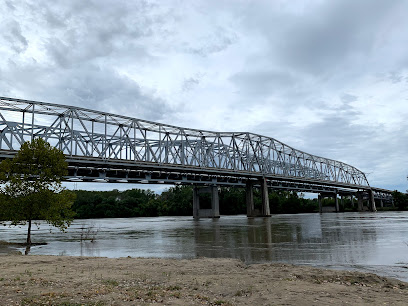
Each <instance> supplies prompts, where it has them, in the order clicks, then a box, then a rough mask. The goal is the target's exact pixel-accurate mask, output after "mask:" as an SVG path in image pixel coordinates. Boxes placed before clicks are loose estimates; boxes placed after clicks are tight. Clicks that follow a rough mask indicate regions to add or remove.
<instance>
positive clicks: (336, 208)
mask: <svg viewBox="0 0 408 306" xmlns="http://www.w3.org/2000/svg"><path fill="white" fill-rule="evenodd" d="M334 209H335V210H336V212H339V211H340V209H339V198H338V197H337V191H336V193H335V194H334Z"/></svg>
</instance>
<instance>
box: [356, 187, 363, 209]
mask: <svg viewBox="0 0 408 306" xmlns="http://www.w3.org/2000/svg"><path fill="white" fill-rule="evenodd" d="M357 210H358V211H363V193H362V192H361V191H358V192H357Z"/></svg>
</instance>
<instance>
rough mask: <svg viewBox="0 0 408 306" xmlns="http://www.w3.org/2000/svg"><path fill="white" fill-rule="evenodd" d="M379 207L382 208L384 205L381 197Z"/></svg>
mask: <svg viewBox="0 0 408 306" xmlns="http://www.w3.org/2000/svg"><path fill="white" fill-rule="evenodd" d="M380 207H381V208H383V207H384V202H383V199H381V200H380Z"/></svg>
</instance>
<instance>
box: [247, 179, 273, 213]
mask: <svg viewBox="0 0 408 306" xmlns="http://www.w3.org/2000/svg"><path fill="white" fill-rule="evenodd" d="M260 185H261V197H262V207H261V209H260V210H259V209H255V206H254V192H253V186H254V182H253V181H250V180H248V181H247V182H246V186H245V191H246V192H245V198H246V204H247V216H248V217H270V216H271V212H270V208H269V192H268V184H267V182H266V179H265V178H262V179H261V180H260Z"/></svg>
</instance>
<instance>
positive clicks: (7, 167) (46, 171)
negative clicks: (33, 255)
mask: <svg viewBox="0 0 408 306" xmlns="http://www.w3.org/2000/svg"><path fill="white" fill-rule="evenodd" d="M67 166H68V165H67V163H66V162H65V156H64V154H63V153H62V152H61V151H60V150H58V149H56V148H53V147H51V146H50V144H49V143H47V142H46V141H45V140H43V139H41V138H38V139H34V140H33V141H31V142H25V143H24V144H23V145H22V146H21V148H20V150H19V151H18V152H17V154H16V155H15V156H14V158H13V159H6V160H3V161H2V162H1V163H0V183H2V184H3V185H2V187H1V188H0V217H1V219H3V220H8V221H11V224H12V225H20V224H23V225H24V224H27V223H28V230H27V246H30V245H31V225H32V223H33V222H35V220H45V221H46V222H48V223H49V224H51V225H52V226H55V227H57V228H59V229H60V230H62V231H64V230H65V229H66V228H67V227H68V226H69V225H70V224H71V221H72V219H73V216H74V212H73V211H72V210H71V205H72V204H73V202H74V200H75V194H73V193H71V192H69V191H67V190H65V189H64V188H63V187H62V186H61V180H62V177H63V176H64V175H66V174H67V168H68V167H67Z"/></svg>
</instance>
